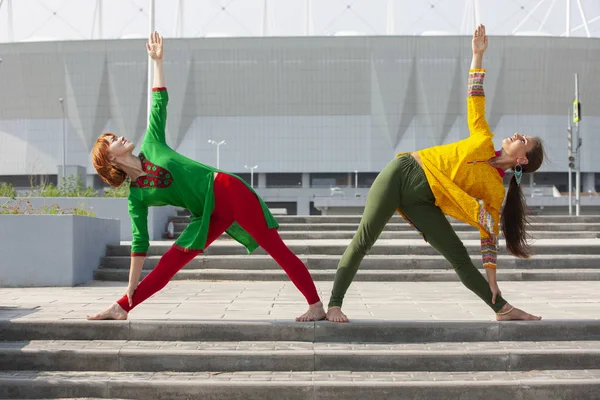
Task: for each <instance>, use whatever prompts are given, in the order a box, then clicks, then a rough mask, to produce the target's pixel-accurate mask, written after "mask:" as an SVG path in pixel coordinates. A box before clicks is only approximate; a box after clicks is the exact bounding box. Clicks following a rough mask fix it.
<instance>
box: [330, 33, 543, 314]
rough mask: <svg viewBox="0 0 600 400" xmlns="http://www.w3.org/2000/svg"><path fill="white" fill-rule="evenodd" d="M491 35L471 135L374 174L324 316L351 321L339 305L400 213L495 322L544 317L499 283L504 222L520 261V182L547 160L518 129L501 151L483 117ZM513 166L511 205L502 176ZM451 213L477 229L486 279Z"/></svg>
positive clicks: (476, 38) (477, 64)
mask: <svg viewBox="0 0 600 400" xmlns="http://www.w3.org/2000/svg"><path fill="white" fill-rule="evenodd" d="M487 44H488V39H487V36H486V34H485V27H484V26H483V25H480V26H479V27H478V28H477V29H476V30H475V32H474V34H473V41H472V49H473V61H472V63H471V70H470V71H469V92H468V99H467V110H468V124H469V130H470V133H471V134H470V137H469V138H468V139H464V140H461V141H459V142H456V143H452V144H448V145H443V146H436V147H432V148H428V149H425V150H421V151H418V152H414V153H403V154H399V155H398V156H397V157H396V158H395V159H394V160H392V161H391V162H390V163H389V164H388V165H387V166H386V167H385V168H384V169H383V171H382V172H381V173H380V174H379V175H378V176H377V179H376V180H375V182H373V186H372V187H371V190H370V191H369V196H368V198H367V202H366V204H365V210H364V214H363V217H362V219H361V222H360V225H359V227H358V231H357V232H356V234H355V235H354V238H353V239H352V242H351V243H350V246H349V247H348V248H347V249H346V251H345V253H344V255H343V257H342V259H341V260H340V262H339V264H338V270H337V273H336V277H335V281H334V285H333V290H332V293H331V299H330V301H329V309H328V312H327V319H328V320H330V321H333V322H347V321H348V318H347V316H346V315H345V314H344V313H343V312H342V310H341V306H342V302H343V299H344V295H345V293H346V291H347V290H348V287H349V286H350V283H351V282H352V280H353V279H354V276H355V275H356V272H357V271H358V267H359V265H360V263H361V261H362V259H363V258H364V256H365V255H366V253H367V252H368V251H369V250H370V249H371V247H372V246H373V244H374V243H375V241H376V240H377V238H378V237H379V234H380V233H381V231H382V230H383V228H384V227H385V225H386V224H387V222H388V221H389V219H390V218H391V217H392V215H393V214H394V212H395V211H396V210H397V211H398V212H399V213H400V214H401V215H402V216H403V217H404V218H405V219H406V220H407V221H409V222H410V223H411V224H412V225H414V226H415V227H416V228H417V229H418V230H419V231H420V232H421V234H422V235H423V236H424V239H425V240H426V241H427V242H429V244H431V245H432V246H433V247H434V248H435V249H436V250H438V251H439V252H440V253H441V254H442V255H443V256H444V257H445V258H446V259H447V260H448V261H449V262H450V263H451V264H452V266H453V267H454V270H455V271H456V273H457V274H458V276H459V277H460V279H461V281H462V282H463V283H464V285H465V286H466V287H467V288H469V289H470V290H471V291H473V292H474V293H475V294H476V295H477V296H479V297H480V298H481V299H482V300H483V301H485V302H486V304H488V305H489V306H490V307H491V308H492V310H494V312H495V313H496V319H497V320H499V321H503V320H539V319H541V317H536V316H534V315H531V314H528V313H526V312H524V311H522V310H519V309H518V308H515V307H513V306H511V305H510V304H509V303H508V302H507V301H506V300H505V299H504V298H503V297H502V295H501V292H500V289H499V287H498V282H497V281H496V256H497V251H498V235H499V224H498V222H499V220H500V219H501V220H502V230H503V234H504V239H505V240H506V247H507V249H508V251H509V252H510V253H511V254H513V255H515V256H517V257H522V258H527V257H529V255H530V248H529V246H528V243H527V240H526V232H525V224H526V215H525V206H526V205H525V200H524V198H523V194H522V192H521V188H520V186H519V185H520V183H521V176H522V174H523V173H527V172H534V171H536V170H537V169H538V168H539V167H540V166H541V165H542V162H543V158H544V149H543V147H542V142H541V141H540V139H539V138H534V137H530V136H527V135H521V134H519V133H515V134H514V135H513V136H511V137H508V138H506V139H504V140H503V141H502V149H501V150H500V151H496V150H495V149H494V144H493V142H492V138H493V134H492V133H491V132H490V128H489V126H488V123H487V121H486V120H485V95H484V91H483V78H484V76H485V70H483V69H482V58H483V53H484V52H485V50H486V49H487ZM509 169H512V170H513V171H514V175H513V177H512V178H511V181H510V186H509V189H508V193H507V195H506V202H505V206H504V210H503V212H502V215H500V210H501V208H502V203H503V201H504V197H505V196H504V192H505V190H504V184H503V177H504V174H505V172H504V171H505V170H509ZM446 215H448V216H450V217H453V218H456V219H458V220H460V221H463V222H465V223H468V224H470V225H472V226H474V227H476V228H478V229H479V231H480V234H481V252H482V257H483V266H484V267H485V270H486V274H487V280H486V279H485V278H484V277H483V275H482V274H481V273H480V272H479V271H478V270H477V268H476V267H475V265H473V262H472V261H471V258H470V257H469V254H468V252H467V250H466V248H465V246H464V245H463V243H462V242H461V240H460V239H459V238H458V236H457V235H456V233H455V232H454V230H453V229H452V226H451V225H450V223H449V222H448V220H447V218H446Z"/></svg>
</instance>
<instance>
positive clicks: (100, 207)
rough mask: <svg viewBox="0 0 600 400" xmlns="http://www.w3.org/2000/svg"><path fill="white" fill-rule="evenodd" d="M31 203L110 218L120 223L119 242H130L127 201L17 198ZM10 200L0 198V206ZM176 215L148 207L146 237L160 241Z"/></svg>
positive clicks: (162, 209)
mask: <svg viewBox="0 0 600 400" xmlns="http://www.w3.org/2000/svg"><path fill="white" fill-rule="evenodd" d="M25 199H27V200H28V201H30V202H31V205H32V206H33V207H34V208H41V207H44V206H51V205H54V204H57V205H58V206H59V207H60V208H63V209H65V208H75V207H79V208H83V209H85V210H88V211H93V212H94V213H95V214H96V217H98V218H111V219H118V220H119V221H120V236H121V240H127V241H129V240H131V219H130V218H129V212H128V209H127V199H123V198H101V197H27V198H17V201H19V200H25ZM8 200H10V199H8V198H5V197H4V198H3V197H0V204H3V203H4V202H6V201H8ZM176 213H177V211H176V209H175V207H171V206H164V207H150V208H149V209H148V235H149V237H150V240H161V239H162V235H163V233H164V232H165V231H166V229H167V223H168V220H169V217H171V216H173V215H175V214H176Z"/></svg>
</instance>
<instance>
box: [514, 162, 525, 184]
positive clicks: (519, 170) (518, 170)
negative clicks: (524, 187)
mask: <svg viewBox="0 0 600 400" xmlns="http://www.w3.org/2000/svg"><path fill="white" fill-rule="evenodd" d="M513 170H514V171H515V181H517V185H519V186H520V185H521V178H522V177H523V167H521V164H519V163H517V165H516V166H515V167H514V168H513Z"/></svg>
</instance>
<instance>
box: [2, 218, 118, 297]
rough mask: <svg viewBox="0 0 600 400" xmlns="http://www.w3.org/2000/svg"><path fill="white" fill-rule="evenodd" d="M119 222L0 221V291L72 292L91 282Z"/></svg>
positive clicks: (68, 219)
mask: <svg viewBox="0 0 600 400" xmlns="http://www.w3.org/2000/svg"><path fill="white" fill-rule="evenodd" d="M120 239H121V238H120V235H119V221H117V220H114V219H103V218H93V217H83V216H78V215H0V254H1V255H2V257H0V287H30V286H74V285H78V284H82V283H85V282H87V281H89V280H91V279H93V274H94V270H95V269H97V268H98V265H100V258H101V257H102V256H103V255H104V254H105V253H106V246H107V245H108V244H118V243H119V241H120Z"/></svg>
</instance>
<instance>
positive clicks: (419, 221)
mask: <svg viewBox="0 0 600 400" xmlns="http://www.w3.org/2000/svg"><path fill="white" fill-rule="evenodd" d="M431 199H433V195H431ZM402 211H403V212H404V214H405V215H406V216H407V217H408V218H409V219H410V220H411V221H412V223H413V224H414V225H415V227H416V228H417V229H419V230H420V231H421V232H422V233H423V234H424V236H425V238H426V240H427V241H428V242H429V243H430V244H431V245H432V246H433V247H434V248H435V249H436V250H437V251H439V252H440V254H442V255H443V256H444V257H445V258H446V259H447V260H448V261H449V262H450V263H451V264H452V266H453V267H454V271H455V272H456V274H457V275H458V277H459V278H460V280H461V281H462V283H463V284H464V285H465V286H466V287H467V288H468V289H469V290H471V291H472V292H473V293H475V294H476V295H477V296H479V298H481V299H482V300H483V301H484V302H485V303H486V304H487V305H488V306H490V308H492V309H493V310H494V312H496V313H497V314H496V318H497V319H498V320H506V319H519V320H533V319H541V318H540V317H535V316H533V315H531V314H528V313H526V312H524V311H521V310H519V309H517V308H513V307H512V306H511V305H510V304H508V303H507V301H506V300H505V299H504V298H503V297H502V296H496V302H495V303H492V297H493V295H492V291H491V290H490V286H489V283H488V281H487V280H486V279H485V278H484V276H483V275H482V274H481V272H479V270H478V269H477V268H476V267H475V265H473V261H472V260H471V257H470V256H469V254H468V252H467V249H466V248H465V246H464V244H463V243H462V241H461V240H460V238H459V237H458V235H457V234H456V232H455V231H454V229H452V225H450V222H448V219H447V218H446V216H445V215H444V214H443V213H442V210H440V208H439V207H437V206H436V205H435V204H434V203H433V200H432V202H431V203H422V204H415V205H411V206H409V207H406V208H404V209H403V210H402Z"/></svg>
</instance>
